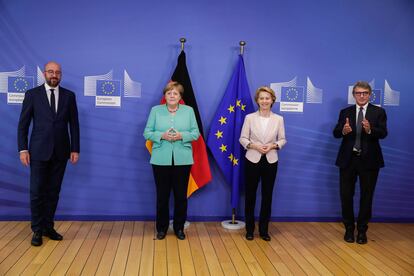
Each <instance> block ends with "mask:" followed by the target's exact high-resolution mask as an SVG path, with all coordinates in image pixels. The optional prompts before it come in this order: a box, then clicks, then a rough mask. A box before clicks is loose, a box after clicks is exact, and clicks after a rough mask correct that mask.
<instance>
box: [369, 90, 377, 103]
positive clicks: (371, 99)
mask: <svg viewBox="0 0 414 276" xmlns="http://www.w3.org/2000/svg"><path fill="white" fill-rule="evenodd" d="M376 98H377V95H375V92H374V91H372V93H371V98H370V99H369V102H371V103H373V102H375V99H376Z"/></svg>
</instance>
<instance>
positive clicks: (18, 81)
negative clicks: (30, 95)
mask: <svg viewBox="0 0 414 276" xmlns="http://www.w3.org/2000/svg"><path fill="white" fill-rule="evenodd" d="M21 83H23V85H22V84H21ZM13 86H14V89H15V90H16V91H17V92H24V91H26V90H27V88H29V82H28V81H27V80H25V79H23V78H17V79H15V80H14V82H13Z"/></svg>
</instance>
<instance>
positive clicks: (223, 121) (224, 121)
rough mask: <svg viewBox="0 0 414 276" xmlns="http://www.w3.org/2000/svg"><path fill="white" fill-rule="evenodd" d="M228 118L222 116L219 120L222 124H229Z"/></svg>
mask: <svg viewBox="0 0 414 276" xmlns="http://www.w3.org/2000/svg"><path fill="white" fill-rule="evenodd" d="M226 120H227V118H226V117H223V116H221V117H220V120H219V122H220V124H221V125H224V124H227V122H226Z"/></svg>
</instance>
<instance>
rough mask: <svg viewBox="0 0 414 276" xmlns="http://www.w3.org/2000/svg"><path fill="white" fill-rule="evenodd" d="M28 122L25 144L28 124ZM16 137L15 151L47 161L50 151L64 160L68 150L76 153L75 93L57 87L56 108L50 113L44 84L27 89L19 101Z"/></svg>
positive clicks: (68, 153)
mask: <svg viewBox="0 0 414 276" xmlns="http://www.w3.org/2000/svg"><path fill="white" fill-rule="evenodd" d="M32 121H33V126H32V132H31V136H30V145H29V146H28V134H29V126H30V124H31V122H32ZM68 129H69V130H70V136H69V131H68ZM17 139H18V150H19V151H22V150H29V152H30V158H31V159H33V160H39V161H46V160H49V159H50V157H51V156H52V154H53V152H55V154H56V157H57V158H58V159H61V160H64V159H68V158H69V157H70V153H71V152H79V151H80V146H79V121H78V109H77V106H76V97H75V94H74V93H73V92H72V91H69V90H67V89H65V88H63V87H61V86H59V101H58V110H57V114H56V115H54V114H53V112H52V110H51V108H50V105H49V101H48V99H47V94H46V89H45V86H44V85H41V86H38V87H35V88H33V89H30V90H28V91H27V92H26V94H25V97H24V100H23V105H22V111H21V114H20V120H19V126H18V133H17Z"/></svg>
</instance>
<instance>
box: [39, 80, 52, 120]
mask: <svg viewBox="0 0 414 276" xmlns="http://www.w3.org/2000/svg"><path fill="white" fill-rule="evenodd" d="M39 94H40V99H41V104H42V105H43V108H45V109H47V110H48V111H47V112H48V113H49V115H50V116H53V112H52V109H51V108H50V103H49V100H48V98H47V92H46V88H45V86H44V85H42V86H40V87H39Z"/></svg>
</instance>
